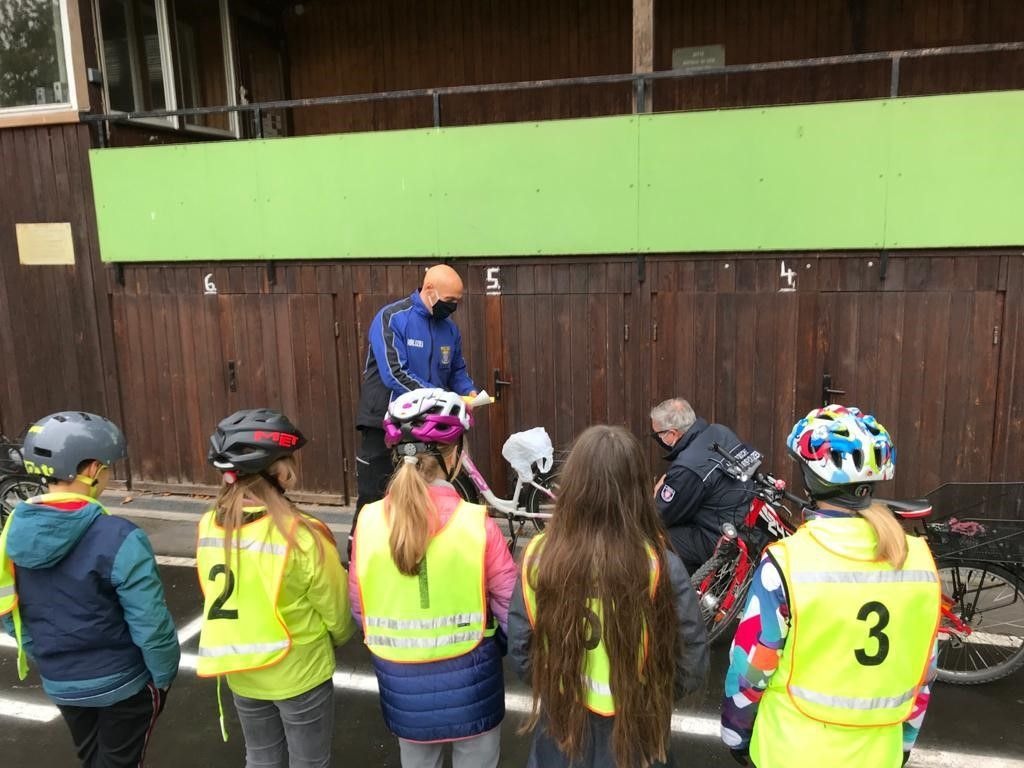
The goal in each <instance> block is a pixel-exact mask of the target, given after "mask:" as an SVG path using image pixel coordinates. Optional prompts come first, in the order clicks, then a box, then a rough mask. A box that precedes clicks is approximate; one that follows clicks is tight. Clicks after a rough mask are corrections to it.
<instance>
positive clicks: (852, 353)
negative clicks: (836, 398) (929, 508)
mask: <svg viewBox="0 0 1024 768" xmlns="http://www.w3.org/2000/svg"><path fill="white" fill-rule="evenodd" d="M1003 306H1004V294H1003V293H1002V292H1001V291H980V290H979V291H949V290H931V291H908V292H899V293H896V292H891V293H889V292H881V291H879V292H873V293H867V292H849V293H839V292H835V293H823V294H821V307H822V316H821V325H820V340H819V344H820V345H821V346H822V347H823V348H824V349H825V356H824V361H825V368H826V370H827V371H828V372H829V373H831V374H832V377H833V381H834V386H836V387H838V388H839V389H844V390H846V395H844V396H843V398H842V402H847V403H850V404H854V405H856V404H863V407H865V408H867V409H870V410H871V411H872V412H873V413H875V414H876V416H877V417H878V419H879V421H881V422H882V423H883V424H885V425H886V427H887V428H888V429H889V431H890V432H891V433H892V435H893V440H894V441H895V443H896V450H897V456H898V460H897V470H896V480H895V483H894V488H893V490H892V491H891V492H893V493H895V494H897V495H904V494H910V493H912V494H923V493H927V492H929V491H931V490H932V489H934V488H936V487H938V486H939V485H941V484H942V483H945V482H952V481H967V482H978V481H986V480H988V479H989V473H990V468H991V463H992V445H993V433H994V430H995V415H996V399H997V383H998V373H999V355H1000V349H1001V338H1000V337H1001V333H1002V327H1003Z"/></svg>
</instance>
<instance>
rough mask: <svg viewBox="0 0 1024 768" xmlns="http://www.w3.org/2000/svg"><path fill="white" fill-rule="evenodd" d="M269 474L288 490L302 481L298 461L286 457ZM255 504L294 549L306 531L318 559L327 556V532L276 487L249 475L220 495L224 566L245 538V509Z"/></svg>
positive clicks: (218, 516) (274, 465)
mask: <svg viewBox="0 0 1024 768" xmlns="http://www.w3.org/2000/svg"><path fill="white" fill-rule="evenodd" d="M266 474H268V475H269V476H270V477H272V478H274V479H275V480H276V481H277V483H278V485H279V486H280V487H281V488H282V489H284V490H286V491H287V490H290V489H292V488H294V487H295V484H296V481H297V479H298V473H297V467H296V464H295V459H294V458H293V457H291V456H286V457H285V458H283V459H278V460H277V461H275V462H274V463H273V464H271V465H270V467H269V468H268V469H267V470H266ZM253 502H255V503H256V504H257V505H259V506H261V507H263V508H265V509H266V512H267V514H268V515H269V516H270V519H271V521H272V522H273V523H274V527H275V528H277V530H278V532H279V533H280V534H281V535H282V536H284V538H285V540H286V541H287V542H288V545H289V546H290V547H292V548H293V549H298V548H299V540H298V536H297V535H296V533H297V532H298V530H299V529H300V528H305V529H306V530H307V531H309V533H310V534H311V536H312V539H313V543H314V546H315V548H316V558H317V560H320V559H322V558H323V556H324V543H323V536H324V532H325V529H323V528H320V527H319V526H317V525H316V523H315V522H313V521H312V520H311V519H310V518H308V517H307V516H306V515H305V514H303V513H302V512H301V511H300V510H299V508H298V507H296V506H295V505H294V504H293V503H292V502H291V501H290V500H289V499H288V498H286V497H285V496H284V494H283V493H281V491H280V490H278V489H277V488H275V487H274V485H273V483H271V482H270V481H269V480H267V478H265V477H264V476H263V475H262V474H257V475H245V476H242V477H239V478H238V479H237V480H236V481H235V482H233V483H224V485H222V486H221V489H220V493H219V494H217V501H216V510H217V522H218V523H219V524H220V526H221V527H222V528H223V529H224V562H225V563H230V562H231V548H232V545H234V546H235V548H237V547H238V542H239V541H240V540H241V537H242V526H243V525H244V524H245V515H246V512H245V508H246V507H252V506H253Z"/></svg>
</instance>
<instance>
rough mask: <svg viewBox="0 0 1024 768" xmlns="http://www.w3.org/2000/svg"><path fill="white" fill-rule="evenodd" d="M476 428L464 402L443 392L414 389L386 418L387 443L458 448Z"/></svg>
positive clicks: (397, 401)
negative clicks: (468, 433)
mask: <svg viewBox="0 0 1024 768" xmlns="http://www.w3.org/2000/svg"><path fill="white" fill-rule="evenodd" d="M471 426H473V416H472V414H471V413H470V411H469V408H468V407H467V406H466V403H465V401H464V400H463V399H462V397H460V396H459V395H457V394H455V393H454V392H447V391H445V390H443V389H414V390H412V391H411V392H406V393H405V394H403V395H399V396H398V397H396V398H395V399H394V400H392V401H391V404H390V405H389V406H388V413H387V416H385V417H384V442H385V444H386V445H387V446H388V447H389V448H394V447H395V446H396V445H398V444H400V443H423V444H425V445H432V444H434V445H437V444H440V445H455V444H457V443H459V442H460V441H461V440H462V436H463V435H464V434H466V430H468V429H469V428H470V427H471Z"/></svg>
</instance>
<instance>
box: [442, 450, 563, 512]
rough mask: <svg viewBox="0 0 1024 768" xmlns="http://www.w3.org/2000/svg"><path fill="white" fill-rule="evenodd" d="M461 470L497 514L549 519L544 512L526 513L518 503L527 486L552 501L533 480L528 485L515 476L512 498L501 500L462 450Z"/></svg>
mask: <svg viewBox="0 0 1024 768" xmlns="http://www.w3.org/2000/svg"><path fill="white" fill-rule="evenodd" d="M462 468H463V470H465V472H466V474H467V475H468V476H469V479H470V480H472V481H473V485H474V486H475V487H476V489H477V491H479V492H480V495H481V496H482V497H483V498H484V500H485V501H486V502H487V504H488V506H490V507H491V508H492V509H494V510H496V511H497V512H501V513H502V514H504V515H506V516H508V517H510V518H511V517H521V518H526V519H530V518H536V519H540V520H550V519H551V515H549V514H547V513H545V512H537V513H530V512H527V511H526V509H525V508H524V507H523V506H522V505H521V504H520V502H519V499H520V497H521V496H522V494H523V489H524V488H526V487H527V486H528V485H530V486H533V487H534V488H536V489H537V490H539V491H541V492H542V493H544V494H545V495H547V496H548V497H549V498H550V499H551V500H552V501H553V500H554V498H555V495H554V494H553V493H551V491H549V490H548V489H547V488H545V487H544V486H542V485H540V484H539V483H536V482H534V481H533V480H530V482H529V483H524V482H523V480H522V478H520V477H519V476H518V474H517V475H516V487H515V489H514V490H513V492H512V498H511V499H503V498H501V497H500V496H498V495H497V494H495V493H494V491H492V490H491V487H490V485H488V484H487V480H486V479H484V476H483V473H481V472H480V469H479V468H478V467H477V465H476V462H474V461H473V458H472V457H471V456H470V455H469V452H468V451H466V450H463V452H462Z"/></svg>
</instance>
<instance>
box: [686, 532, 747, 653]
mask: <svg viewBox="0 0 1024 768" xmlns="http://www.w3.org/2000/svg"><path fill="white" fill-rule="evenodd" d="M743 558H744V555H743V554H742V553H741V552H740V551H739V548H737V547H735V546H729V547H724V548H723V549H721V550H720V551H718V552H715V554H713V555H712V556H711V559H710V560H708V561H707V562H706V563H704V565H702V566H701V567H700V568H698V569H697V570H696V572H694V574H693V576H691V577H690V584H691V585H692V586H693V590H694V592H696V593H697V600H698V603H699V604H700V615H701V619H703V621H704V628H705V629H706V630H707V633H708V642H709V643H711V642H714V641H715V640H717V639H718V638H719V637H723V636H724V635H725V634H726V632H727V631H728V630H729V628H730V627H731V626H732V623H733V621H734V620H735V619H736V617H737V616H738V615H739V613H740V611H741V610H743V603H744V602H745V600H746V597H747V590H748V589H750V582H751V581H752V580H753V578H754V568H753V565H752V564H750V563H748V564H747V565H748V569H747V573H746V574H745V575H744V577H743V578H742V579H740V581H739V582H738V583H734V582H736V568H737V566H739V564H740V563H741V562H743Z"/></svg>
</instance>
